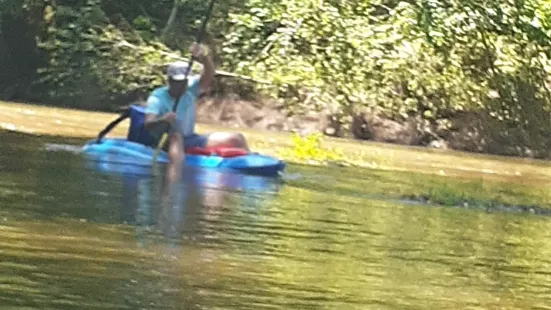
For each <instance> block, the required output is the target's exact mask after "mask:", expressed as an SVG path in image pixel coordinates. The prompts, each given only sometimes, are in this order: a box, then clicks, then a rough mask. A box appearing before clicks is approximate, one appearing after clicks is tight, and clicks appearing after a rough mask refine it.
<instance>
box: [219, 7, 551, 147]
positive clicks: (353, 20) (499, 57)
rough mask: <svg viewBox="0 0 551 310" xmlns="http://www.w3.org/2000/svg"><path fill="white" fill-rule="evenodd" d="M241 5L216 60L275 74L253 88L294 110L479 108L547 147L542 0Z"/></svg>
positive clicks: (424, 113)
mask: <svg viewBox="0 0 551 310" xmlns="http://www.w3.org/2000/svg"><path fill="white" fill-rule="evenodd" d="M245 7H246V9H244V10H243V9H239V10H235V12H234V13H233V14H231V15H230V20H231V28H230V29H229V30H228V32H227V35H226V42H225V44H224V53H225V54H226V55H227V56H226V59H227V62H226V63H227V65H228V66H230V67H231V68H232V69H233V70H235V71H238V72H240V73H244V74H248V75H252V76H253V77H256V78H260V79H263V80H269V81H271V82H273V85H272V86H270V87H265V86H263V85H261V86H260V87H259V90H260V91H263V92H264V93H266V94H268V95H271V96H273V97H275V98H279V99H282V100H284V101H285V102H286V103H288V104H289V105H290V106H292V107H293V108H295V109H296V110H297V111H304V110H308V109H312V108H313V107H316V108H325V109H330V110H332V111H337V112H340V113H342V114H343V115H350V114H353V113H355V112H356V111H357V110H360V109H365V108H370V109H375V110H376V111H379V112H380V113H382V114H385V115H386V116H389V117H392V118H395V119H400V118H402V117H405V116H406V115H411V114H416V115H420V116H421V117H424V118H427V119H431V120H434V119H439V118H443V117H447V116H449V115H453V113H455V112H457V111H477V112H480V113H485V114H488V115H489V116H491V117H492V118H493V120H494V122H496V123H497V124H499V126H498V127H499V128H500V129H499V130H497V131H498V132H500V133H499V134H498V135H497V136H493V137H490V138H493V139H494V140H496V141H497V140H499V137H498V136H499V135H501V136H502V138H503V139H508V138H510V137H511V135H516V136H515V137H516V138H518V139H516V142H518V143H520V144H524V145H526V146H527V147H530V148H538V147H540V148H541V146H542V145H545V147H549V146H551V143H550V142H549V138H547V137H546V136H545V135H544V133H545V132H549V130H551V119H550V117H549V110H550V109H551V101H550V99H551V98H550V96H549V89H548V87H547V85H546V83H547V81H548V72H549V70H550V68H551V67H550V63H549V57H550V56H551V50H550V45H549V42H550V40H549V37H548V36H549V35H550V34H551V14H550V13H551V4H550V3H549V2H542V1H535V0H527V1H523V2H518V1H505V2H503V1H490V0H488V1H483V2H480V1H474V0H472V1H457V0H455V1H448V2H442V1H433V0H424V1H421V2H419V3H418V4H412V3H410V2H406V1H393V2H385V1H365V0H355V1H345V2H342V1H339V2H337V1H318V0H308V1H296V0H280V1H271V2H266V1H259V0H249V1H246V4H245ZM519 127H520V128H522V132H518V133H513V132H511V130H509V129H511V128H514V129H515V130H517V129H518V128H519ZM517 131H518V130H517ZM531 137H537V138H536V139H532V138H531ZM503 139H502V140H503ZM542 139H543V140H544V141H543V144H542V141H541V140H542ZM501 142H502V141H499V142H498V143H501Z"/></svg>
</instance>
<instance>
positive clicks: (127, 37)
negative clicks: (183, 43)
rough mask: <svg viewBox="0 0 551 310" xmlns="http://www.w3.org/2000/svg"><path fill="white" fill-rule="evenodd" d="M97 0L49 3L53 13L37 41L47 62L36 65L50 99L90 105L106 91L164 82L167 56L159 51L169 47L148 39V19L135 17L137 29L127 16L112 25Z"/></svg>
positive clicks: (149, 85)
mask: <svg viewBox="0 0 551 310" xmlns="http://www.w3.org/2000/svg"><path fill="white" fill-rule="evenodd" d="M100 3H101V1H99V0H88V1H87V2H86V4H84V5H82V6H81V7H78V8H73V7H68V6H61V5H60V6H56V7H51V6H48V7H47V8H48V9H49V11H51V12H52V13H51V15H52V17H51V20H50V22H49V25H48V32H47V34H46V35H45V36H44V39H43V40H42V42H40V44H39V46H40V47H41V48H42V49H44V50H45V51H47V53H48V55H49V63H48V65H47V66H45V67H44V68H41V69H40V70H39V72H40V74H41V76H42V78H41V79H40V80H39V82H40V83H41V84H42V85H46V86H47V88H48V89H49V92H48V95H49V97H50V98H52V99H53V100H62V101H74V100H78V101H80V105H81V106H93V105H94V104H97V102H99V101H101V100H105V99H108V98H109V96H115V95H117V94H120V93H124V92H127V91H129V90H132V89H136V88H141V87H146V88H152V87H154V86H158V85H161V84H162V83H163V71H162V66H163V65H165V64H166V63H167V62H169V61H170V59H168V58H167V57H166V56H165V55H164V54H163V53H169V52H170V51H169V49H168V48H166V47H165V46H164V45H163V44H162V43H160V42H158V41H157V40H155V39H151V36H150V35H149V32H150V28H151V27H152V26H151V24H150V23H149V22H148V21H147V20H145V19H144V18H143V17H138V18H137V19H135V20H134V24H135V25H136V24H138V25H139V27H140V28H141V30H140V31H137V30H134V28H133V27H132V26H131V25H130V24H129V23H126V21H125V20H120V21H119V23H118V24H117V25H115V24H113V23H112V22H111V21H110V19H109V17H108V16H107V15H106V14H105V12H104V11H103V10H102V8H101V7H100ZM144 31H145V32H146V35H145V38H144V37H143V36H142V35H143V34H144Z"/></svg>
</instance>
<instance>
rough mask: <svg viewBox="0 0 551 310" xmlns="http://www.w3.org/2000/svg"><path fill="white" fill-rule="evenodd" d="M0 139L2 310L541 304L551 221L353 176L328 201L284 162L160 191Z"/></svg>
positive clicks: (141, 180) (144, 180) (550, 281)
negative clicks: (384, 193) (396, 195)
mask: <svg viewBox="0 0 551 310" xmlns="http://www.w3.org/2000/svg"><path fill="white" fill-rule="evenodd" d="M0 139H1V142H0V173H1V178H0V305H2V306H1V308H2V309H551V243H550V242H551V238H550V235H551V218H550V217H543V216H536V215H529V214H518V213H507V212H497V213H492V214H489V213H484V212H482V211H481V210H470V209H460V208H443V207H434V206H424V205H413V204H409V205H407V204H400V203H397V202H390V201H383V200H373V199H368V198H362V197H364V196H362V190H361V189H362V188H368V187H369V186H372V185H373V182H377V180H374V179H370V178H369V175H368V174H366V177H363V179H362V174H361V173H359V172H358V171H357V170H348V171H347V170H339V171H338V174H339V175H340V177H339V180H342V175H343V174H347V173H348V174H349V175H350V179H353V180H355V182H356V183H357V182H359V181H361V183H362V184H360V185H358V184H351V185H350V186H348V187H347V188H348V190H347V191H346V192H341V193H339V192H331V191H327V187H328V184H331V182H335V180H336V179H335V178H332V177H331V175H332V174H335V175H336V174H337V171H332V170H327V169H322V168H299V167H291V168H290V170H289V173H290V176H294V177H298V178H299V179H298V181H297V180H295V181H294V182H293V183H292V184H285V183H283V184H281V183H280V182H270V181H268V180H263V179H258V178H249V179H243V178H237V177H235V176H234V177H232V176H227V175H219V174H216V173H206V172H197V171H196V172H193V173H189V174H187V175H186V177H185V179H184V181H183V182H182V184H179V185H178V187H177V189H178V190H177V191H174V190H173V191H172V193H173V194H167V193H168V192H171V191H168V190H167V188H166V186H165V184H164V183H163V178H162V177H148V176H142V177H138V176H134V177H132V176H128V175H127V176H124V175H121V174H105V173H101V172H99V171H98V170H97V169H92V168H90V167H87V166H86V164H85V162H84V161H83V160H82V158H81V157H80V156H79V155H77V154H74V153H71V152H65V151H59V150H58V151H53V150H52V151H46V150H45V147H46V145H45V144H44V143H42V142H40V140H37V139H30V138H26V137H24V136H22V135H15V134H5V133H3V134H0ZM50 142H51V141H50ZM54 142H55V141H54ZM58 143H63V142H62V141H58ZM352 176H353V177H352ZM300 178H309V180H310V183H309V185H308V186H301V182H300ZM312 180H318V181H319V183H320V184H323V185H324V186H320V190H316V188H315V187H313V186H311V184H312ZM352 189H353V190H352ZM174 193H176V194H174ZM161 197H164V199H161Z"/></svg>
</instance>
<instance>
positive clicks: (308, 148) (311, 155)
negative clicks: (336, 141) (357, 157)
mask: <svg viewBox="0 0 551 310" xmlns="http://www.w3.org/2000/svg"><path fill="white" fill-rule="evenodd" d="M292 139H293V148H292V149H290V150H283V151H281V152H280V153H281V154H280V155H281V156H284V157H285V158H289V159H291V160H298V161H309V162H318V163H328V162H342V161H343V160H344V158H345V157H344V153H343V151H342V150H341V149H337V148H327V147H324V146H323V134H321V133H319V132H318V133H314V134H310V135H307V136H305V137H302V136H300V135H298V134H294V135H293V138H292Z"/></svg>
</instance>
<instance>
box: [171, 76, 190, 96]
mask: <svg viewBox="0 0 551 310" xmlns="http://www.w3.org/2000/svg"><path fill="white" fill-rule="evenodd" d="M168 88H169V91H170V92H171V93H172V94H173V95H176V96H181V95H183V94H184V93H185V92H186V90H187V79H186V80H183V81H176V80H173V79H168Z"/></svg>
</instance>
